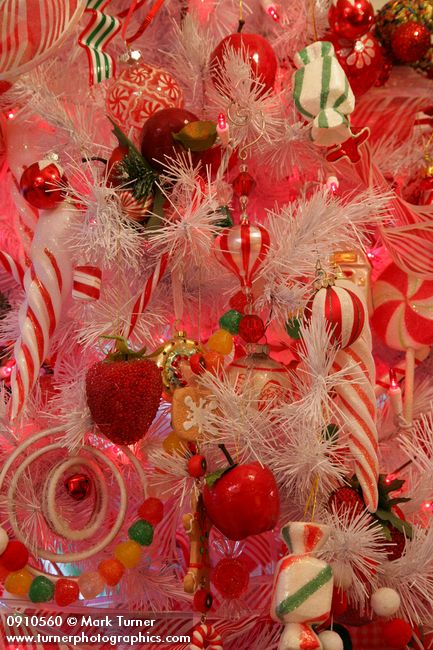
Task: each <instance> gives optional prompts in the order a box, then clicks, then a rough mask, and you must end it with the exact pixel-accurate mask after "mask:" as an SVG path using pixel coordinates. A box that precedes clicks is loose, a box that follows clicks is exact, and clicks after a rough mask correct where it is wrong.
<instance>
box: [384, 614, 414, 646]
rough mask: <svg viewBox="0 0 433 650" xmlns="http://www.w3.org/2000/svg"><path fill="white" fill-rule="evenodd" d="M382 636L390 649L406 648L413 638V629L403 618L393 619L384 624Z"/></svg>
mask: <svg viewBox="0 0 433 650" xmlns="http://www.w3.org/2000/svg"><path fill="white" fill-rule="evenodd" d="M382 634H383V640H384V641H385V642H386V644H387V646H388V647H389V648H404V647H406V646H407V644H408V643H409V641H410V640H411V638H412V628H411V626H410V625H409V623H408V622H407V621H403V619H402V618H393V619H392V620H391V621H385V623H383V626H382Z"/></svg>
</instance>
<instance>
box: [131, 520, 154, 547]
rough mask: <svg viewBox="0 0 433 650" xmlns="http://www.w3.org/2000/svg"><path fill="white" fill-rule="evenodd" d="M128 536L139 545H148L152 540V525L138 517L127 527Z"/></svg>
mask: <svg viewBox="0 0 433 650" xmlns="http://www.w3.org/2000/svg"><path fill="white" fill-rule="evenodd" d="M128 537H129V539H132V540H133V541H134V542H138V544H141V546H150V544H152V541H153V526H152V524H149V522H148V521H146V520H145V519H139V520H138V521H136V522H135V523H134V524H132V526H131V527H130V528H129V530H128Z"/></svg>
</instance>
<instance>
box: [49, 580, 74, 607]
mask: <svg viewBox="0 0 433 650" xmlns="http://www.w3.org/2000/svg"><path fill="white" fill-rule="evenodd" d="M79 595H80V588H79V587H78V582H77V581H76V580H68V579H67V578H60V580H57V582H56V586H55V589H54V600H55V601H56V603H57V605H59V606H60V607H66V606H67V605H71V604H72V603H75V601H76V600H78V597H79Z"/></svg>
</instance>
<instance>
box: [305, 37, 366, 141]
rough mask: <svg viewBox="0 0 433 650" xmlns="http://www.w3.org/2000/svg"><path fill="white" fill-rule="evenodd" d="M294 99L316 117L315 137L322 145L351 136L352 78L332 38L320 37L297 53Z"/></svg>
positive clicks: (314, 124) (314, 125) (313, 135)
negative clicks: (320, 39)
mask: <svg viewBox="0 0 433 650" xmlns="http://www.w3.org/2000/svg"><path fill="white" fill-rule="evenodd" d="M294 60H295V64H296V65H297V67H298V70H297V71H296V72H295V79H294V91H293V99H294V102H295V105H296V108H297V109H298V111H299V112H300V113H301V114H302V115H304V116H305V117H306V118H308V119H310V120H312V131H311V137H312V139H313V141H314V142H315V143H316V144H317V145H319V146H322V147H330V146H332V145H335V144H340V143H341V142H344V141H345V140H347V139H348V138H349V137H350V136H351V131H350V123H349V118H348V115H350V114H351V113H352V112H353V110H354V108H355V97H354V94H353V92H352V89H351V87H350V84H349V80H348V78H347V76H346V74H345V72H344V70H343V68H342V67H341V65H340V63H339V62H338V60H337V57H336V56H335V51H334V46H333V45H332V43H330V42H328V41H317V42H316V43H312V44H311V45H309V46H308V47H306V48H304V49H303V50H301V51H300V52H298V53H297V54H296V56H295V59H294Z"/></svg>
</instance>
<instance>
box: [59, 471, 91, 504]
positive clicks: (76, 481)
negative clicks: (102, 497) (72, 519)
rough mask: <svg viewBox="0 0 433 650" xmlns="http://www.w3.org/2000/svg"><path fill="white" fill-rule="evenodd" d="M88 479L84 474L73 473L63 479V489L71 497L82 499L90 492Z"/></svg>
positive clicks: (76, 499)
mask: <svg viewBox="0 0 433 650" xmlns="http://www.w3.org/2000/svg"><path fill="white" fill-rule="evenodd" d="M90 487H91V485H90V479H89V477H88V476H86V474H81V473H80V474H73V475H72V476H69V478H67V479H66V481H65V489H66V492H67V493H68V494H69V496H70V497H72V499H75V501H82V500H83V499H85V498H86V496H87V495H88V494H89V492H90Z"/></svg>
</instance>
